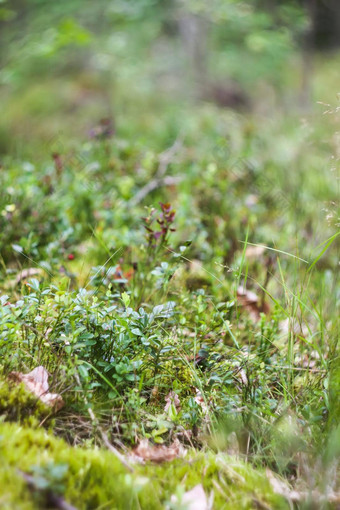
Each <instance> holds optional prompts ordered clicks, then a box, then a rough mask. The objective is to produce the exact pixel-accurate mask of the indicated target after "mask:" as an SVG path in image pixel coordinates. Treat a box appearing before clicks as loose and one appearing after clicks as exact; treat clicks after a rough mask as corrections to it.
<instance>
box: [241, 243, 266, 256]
mask: <svg viewBox="0 0 340 510" xmlns="http://www.w3.org/2000/svg"><path fill="white" fill-rule="evenodd" d="M265 251H266V246H262V244H261V245H257V246H252V245H249V246H247V248H246V257H247V258H248V259H256V258H257V257H260V256H261V255H262V254H263V253H264V252H265Z"/></svg>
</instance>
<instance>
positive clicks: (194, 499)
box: [171, 484, 210, 510]
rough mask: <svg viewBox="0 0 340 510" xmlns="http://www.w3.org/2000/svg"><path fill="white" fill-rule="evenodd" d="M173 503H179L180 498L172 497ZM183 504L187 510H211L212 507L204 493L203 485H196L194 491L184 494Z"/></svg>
mask: <svg viewBox="0 0 340 510" xmlns="http://www.w3.org/2000/svg"><path fill="white" fill-rule="evenodd" d="M171 502H172V503H175V504H176V503H178V498H177V496H175V495H174V494H173V495H172V496H171ZM181 503H182V504H183V505H185V508H186V509H187V510H209V508H210V505H209V502H208V498H207V496H206V494H205V492H204V489H203V486H202V484H199V485H196V486H195V487H194V488H193V489H191V490H190V491H188V492H185V493H184V494H183V497H182V498H181Z"/></svg>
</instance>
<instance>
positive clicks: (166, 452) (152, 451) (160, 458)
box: [133, 439, 185, 463]
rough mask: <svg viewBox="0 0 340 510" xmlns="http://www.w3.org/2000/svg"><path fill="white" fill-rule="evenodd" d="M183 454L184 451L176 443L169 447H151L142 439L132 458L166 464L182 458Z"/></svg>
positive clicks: (176, 441)
mask: <svg viewBox="0 0 340 510" xmlns="http://www.w3.org/2000/svg"><path fill="white" fill-rule="evenodd" d="M184 454H185V449H184V448H183V446H182V445H181V443H180V442H179V441H178V439H175V441H174V442H173V443H172V444H171V445H170V446H165V445H157V446H155V445H152V444H150V443H149V440H148V439H142V440H141V442H140V443H139V445H138V446H137V447H136V448H135V449H134V450H133V456H134V457H137V460H138V459H142V460H144V461H150V462H156V463H161V462H168V461H170V460H173V459H176V458H177V457H182V456H184Z"/></svg>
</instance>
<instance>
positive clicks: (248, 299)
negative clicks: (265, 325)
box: [237, 285, 269, 322]
mask: <svg viewBox="0 0 340 510" xmlns="http://www.w3.org/2000/svg"><path fill="white" fill-rule="evenodd" d="M237 302H238V304H239V305H240V306H241V307H242V308H244V309H245V310H247V311H248V312H249V315H250V317H251V319H252V320H253V321H254V322H257V321H259V320H260V317H261V315H260V314H261V313H262V312H263V313H268V312H269V306H268V304H267V303H264V304H263V305H262V303H261V302H260V299H259V297H258V296H257V295H256V294H255V292H252V291H251V290H247V289H245V288H244V287H243V286H242V285H241V286H240V287H239V288H238V289H237Z"/></svg>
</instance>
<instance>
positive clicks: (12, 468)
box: [0, 423, 288, 510]
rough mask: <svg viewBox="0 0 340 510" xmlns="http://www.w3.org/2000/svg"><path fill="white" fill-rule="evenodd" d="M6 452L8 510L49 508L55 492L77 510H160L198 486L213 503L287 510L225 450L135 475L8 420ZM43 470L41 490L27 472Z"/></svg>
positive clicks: (257, 474) (0, 480) (3, 437)
mask: <svg viewBox="0 0 340 510" xmlns="http://www.w3.org/2000/svg"><path fill="white" fill-rule="evenodd" d="M0 456H1V459H2V462H1V467H0V484H1V486H0V493H1V505H2V508H8V509H9V508H16V509H18V510H23V509H25V510H26V509H31V508H37V506H38V507H39V508H43V507H44V505H46V497H47V494H48V492H50V493H51V492H52V493H56V494H57V495H59V496H60V497H63V498H65V500H66V501H67V502H69V503H72V504H73V505H75V506H76V507H77V508H79V509H95V508H101V509H104V508H107V509H109V508H110V509H114V508H117V509H125V508H126V509H130V508H136V509H137V508H145V509H161V508H164V505H165V504H166V502H167V501H170V498H171V495H172V494H179V493H180V492H181V491H186V490H190V489H191V488H193V487H194V486H195V485H196V484H198V483H202V485H203V486H204V488H205V490H206V492H207V494H209V493H210V492H211V491H213V492H214V501H215V504H214V507H215V508H225V509H229V508H230V509H231V508H254V507H255V506H258V507H261V508H265V507H266V506H268V505H269V506H270V507H274V508H288V505H287V504H286V502H285V501H284V500H283V499H282V498H281V497H279V496H277V495H275V494H274V493H273V491H272V489H271V487H270V485H269V482H268V481H267V479H266V477H265V475H264V473H263V472H262V471H256V470H254V469H253V468H251V467H250V466H248V465H246V464H245V463H243V462H240V461H237V460H235V459H233V458H232V457H228V456H225V455H213V454H212V453H206V454H205V453H200V454H195V453H194V452H191V453H190V454H189V455H188V456H187V457H186V458H185V459H177V460H175V461H173V462H170V463H167V464H163V465H161V466H154V465H145V466H139V465H137V466H136V467H135V472H134V473H133V474H130V473H128V472H127V471H126V469H125V468H124V467H123V466H122V465H121V463H120V462H119V461H118V460H117V459H116V458H115V457H114V456H113V455H112V454H111V453H110V452H108V451H102V450H97V449H88V450H87V449H83V448H71V447H69V446H68V445H67V444H66V443H65V442H64V441H62V440H60V439H56V438H55V437H53V436H51V435H50V434H48V433H47V432H46V431H43V430H41V429H40V430H34V429H30V428H24V427H20V426H18V425H16V424H10V423H5V424H1V426H0ZM19 470H20V471H19ZM37 472H38V473H39V476H38V478H37V483H38V484H39V483H42V486H43V489H41V490H33V491H32V490H30V489H29V488H28V486H27V483H26V481H25V480H24V478H23V474H22V473H26V474H29V475H31V476H33V478H34V477H36V476H37V475H36V473H37Z"/></svg>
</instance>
